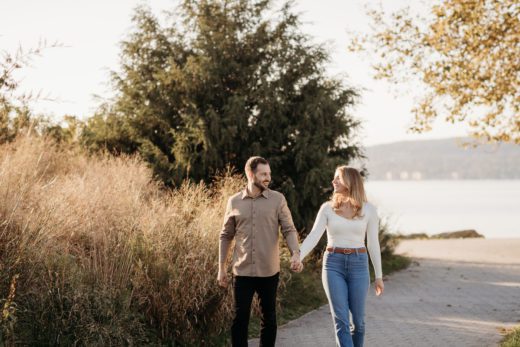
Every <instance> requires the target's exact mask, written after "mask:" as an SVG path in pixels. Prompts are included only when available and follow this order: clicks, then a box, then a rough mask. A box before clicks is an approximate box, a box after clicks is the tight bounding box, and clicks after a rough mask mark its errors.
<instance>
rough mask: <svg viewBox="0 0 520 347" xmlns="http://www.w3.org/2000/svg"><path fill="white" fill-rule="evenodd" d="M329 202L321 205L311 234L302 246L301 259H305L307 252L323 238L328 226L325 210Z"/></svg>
mask: <svg viewBox="0 0 520 347" xmlns="http://www.w3.org/2000/svg"><path fill="white" fill-rule="evenodd" d="M327 204H328V203H324V204H323V205H321V207H320V210H319V211H318V215H317V216H316V220H315V221H314V226H313V227H312V230H311V232H310V233H309V235H307V237H306V238H305V240H304V241H303V243H302V245H301V246H300V260H301V261H303V258H305V256H307V254H309V253H310V252H311V251H312V250H313V249H314V247H316V245H317V244H318V241H319V240H320V239H321V236H322V235H323V232H324V231H325V228H326V226H327V214H326V211H325V209H326V207H327Z"/></svg>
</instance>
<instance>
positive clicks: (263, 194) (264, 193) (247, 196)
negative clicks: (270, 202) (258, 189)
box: [242, 187, 269, 200]
mask: <svg viewBox="0 0 520 347" xmlns="http://www.w3.org/2000/svg"><path fill="white" fill-rule="evenodd" d="M261 195H262V196H263V197H264V198H266V199H269V189H264V191H263V192H262V194H261ZM245 198H250V196H249V195H248V194H247V187H246V188H244V190H243V191H242V200H244V199H245Z"/></svg>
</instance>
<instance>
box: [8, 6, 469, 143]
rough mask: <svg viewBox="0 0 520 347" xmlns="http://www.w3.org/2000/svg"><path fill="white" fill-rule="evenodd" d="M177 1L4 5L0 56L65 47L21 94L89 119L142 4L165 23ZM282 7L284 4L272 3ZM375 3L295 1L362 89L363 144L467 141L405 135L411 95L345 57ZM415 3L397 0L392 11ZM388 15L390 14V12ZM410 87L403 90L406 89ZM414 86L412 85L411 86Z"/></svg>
mask: <svg viewBox="0 0 520 347" xmlns="http://www.w3.org/2000/svg"><path fill="white" fill-rule="evenodd" d="M177 2H178V0H126V1H123V0H114V1H100V0H91V1H89V2H77V1H76V2H72V1H70V0H69V1H67V0H46V1H38V0H2V1H1V2H0V12H1V13H4V14H7V15H5V16H4V18H3V19H2V21H1V22H0V47H1V48H0V51H7V52H9V53H14V52H15V51H16V49H17V48H18V47H19V46H22V47H23V48H24V49H29V48H34V47H36V46H37V44H38V41H39V40H42V39H45V40H46V41H47V42H49V43H52V42H55V41H57V42H60V43H61V44H63V45H65V46H66V47H64V48H51V49H47V50H45V51H44V53H43V56H42V57H37V58H35V59H34V60H33V63H32V65H31V67H29V68H27V69H23V71H22V73H21V75H20V77H21V78H23V82H22V85H21V90H22V91H40V90H41V91H43V93H44V94H48V95H49V96H50V97H53V98H56V99H58V100H60V101H59V102H49V101H41V102H38V103H35V104H33V109H34V110H35V111H36V112H39V113H44V114H48V115H52V116H54V117H56V119H59V118H60V117H62V116H63V115H65V114H71V115H75V116H78V117H79V118H81V119H85V118H86V117H88V116H89V115H92V114H93V112H94V111H95V110H96V107H97V106H98V105H99V102H100V101H99V100H98V99H96V98H95V97H94V95H99V96H100V97H101V98H108V97H109V96H110V95H111V90H110V88H109V85H108V82H109V79H110V77H109V72H110V71H113V70H117V69H118V67H119V60H118V59H119V58H118V55H119V51H120V49H119V43H120V42H121V41H122V40H123V39H124V38H125V36H126V35H127V34H128V33H129V32H130V30H131V29H132V22H131V16H132V13H133V10H134V8H135V7H136V6H137V5H139V4H147V5H149V6H150V8H151V9H152V11H153V12H154V13H155V14H156V15H158V16H159V17H161V12H162V11H163V10H171V9H173V8H174V6H175V4H176V3H177ZM275 3H276V4H279V2H275ZM377 3H378V1H376V0H370V1H368V0H367V1H361V0H352V1H344V0H327V1H315V0H298V1H295V10H296V11H297V12H299V13H300V14H301V17H300V18H301V20H302V22H303V25H302V30H303V31H304V32H305V33H307V34H309V35H310V36H311V37H313V38H314V40H315V41H316V42H319V43H326V44H327V47H328V48H329V52H330V55H331V62H330V64H329V65H328V66H327V73H328V74H330V75H333V76H341V77H342V78H344V79H345V80H346V81H347V83H348V84H349V85H351V86H353V87H356V88H360V89H362V90H363V91H362V93H361V98H360V100H359V103H358V105H357V106H356V107H355V108H354V109H353V110H351V113H352V114H353V115H354V116H356V117H357V118H359V119H361V120H362V124H363V129H362V131H361V132H360V133H359V135H358V137H359V141H360V143H361V144H362V145H363V146H371V145H376V144H383V143H390V142H396V141H408V140H421V139H423V140H426V139H439V138H448V137H460V136H466V134H467V133H466V129H465V128H464V127H463V126H461V125H452V124H447V123H446V122H444V121H437V122H436V123H435V125H434V129H433V131H431V132H428V133H424V134H410V133H407V131H406V129H407V125H409V124H410V123H411V121H412V114H411V112H410V110H411V108H412V104H413V100H412V97H411V96H408V95H406V96H405V95H399V96H398V97H395V96H394V94H395V93H392V91H391V89H390V88H389V85H388V83H386V82H384V81H376V80H374V79H373V78H372V71H371V70H370V65H369V62H368V61H367V59H364V58H363V57H362V56H360V55H358V54H354V53H351V52H348V51H347V45H348V40H349V35H348V33H347V31H360V32H364V30H365V31H366V30H368V17H367V16H366V13H365V9H364V5H366V4H368V5H374V4H377ZM411 4H413V5H416V4H418V2H413V1H411V0H399V1H394V2H392V5H390V6H393V9H395V8H398V7H401V6H403V5H411ZM385 9H386V8H385ZM404 87H405V86H403V89H405V88H404ZM408 87H409V86H408Z"/></svg>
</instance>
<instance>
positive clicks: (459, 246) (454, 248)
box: [396, 238, 520, 264]
mask: <svg viewBox="0 0 520 347" xmlns="http://www.w3.org/2000/svg"><path fill="white" fill-rule="evenodd" d="M396 253H398V254H405V255H408V256H410V257H415V258H426V259H441V260H454V261H464V262H476V263H480V262H484V263H493V264H520V238H518V239H452V240H404V241H401V243H400V244H399V246H398V247H397V249H396Z"/></svg>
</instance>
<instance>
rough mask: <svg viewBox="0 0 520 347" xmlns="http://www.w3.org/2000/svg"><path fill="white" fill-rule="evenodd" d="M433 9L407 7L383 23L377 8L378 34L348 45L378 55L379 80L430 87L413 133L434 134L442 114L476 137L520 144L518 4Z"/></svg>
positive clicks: (442, 0) (464, 0) (447, 1)
mask: <svg viewBox="0 0 520 347" xmlns="http://www.w3.org/2000/svg"><path fill="white" fill-rule="evenodd" d="M430 12H431V13H430V16H429V18H421V17H418V16H416V15H413V14H412V13H411V11H410V9H409V8H405V9H403V10H400V11H398V12H395V13H393V14H392V16H391V19H390V21H385V17H384V15H383V11H382V10H372V11H370V15H371V17H372V19H373V27H374V28H375V32H374V34H373V35H369V36H368V37H359V36H358V37H356V38H354V40H353V42H352V43H353V44H352V45H351V47H350V48H351V49H352V50H354V51H357V50H366V51H369V52H370V53H371V54H372V55H375V56H377V57H378V59H379V60H378V61H377V63H376V64H375V65H374V69H375V77H376V78H380V79H386V80H388V81H390V82H393V83H396V84H397V83H401V82H403V81H409V80H410V79H414V78H417V79H418V80H419V81H421V82H422V83H424V85H425V86H426V92H425V93H423V94H422V95H421V97H420V98H419V100H418V102H417V104H416V106H415V107H414V109H413V113H414V116H415V119H414V124H413V126H412V128H411V130H413V131H416V132H423V131H427V130H430V129H431V124H432V122H433V120H434V119H436V118H437V117H439V116H441V115H444V117H445V119H446V120H447V121H449V122H451V123H455V122H460V123H465V124H467V125H469V127H470V129H471V130H470V131H471V135H474V136H476V137H480V138H485V139H487V140H488V141H490V142H495V141H512V142H515V143H517V144H518V143H520V72H519V71H520V59H519V56H520V55H519V47H520V34H519V33H520V4H519V3H518V1H516V0H437V1H436V2H435V4H434V5H432V7H431V11H430ZM374 52H375V54H373V53H374Z"/></svg>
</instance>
